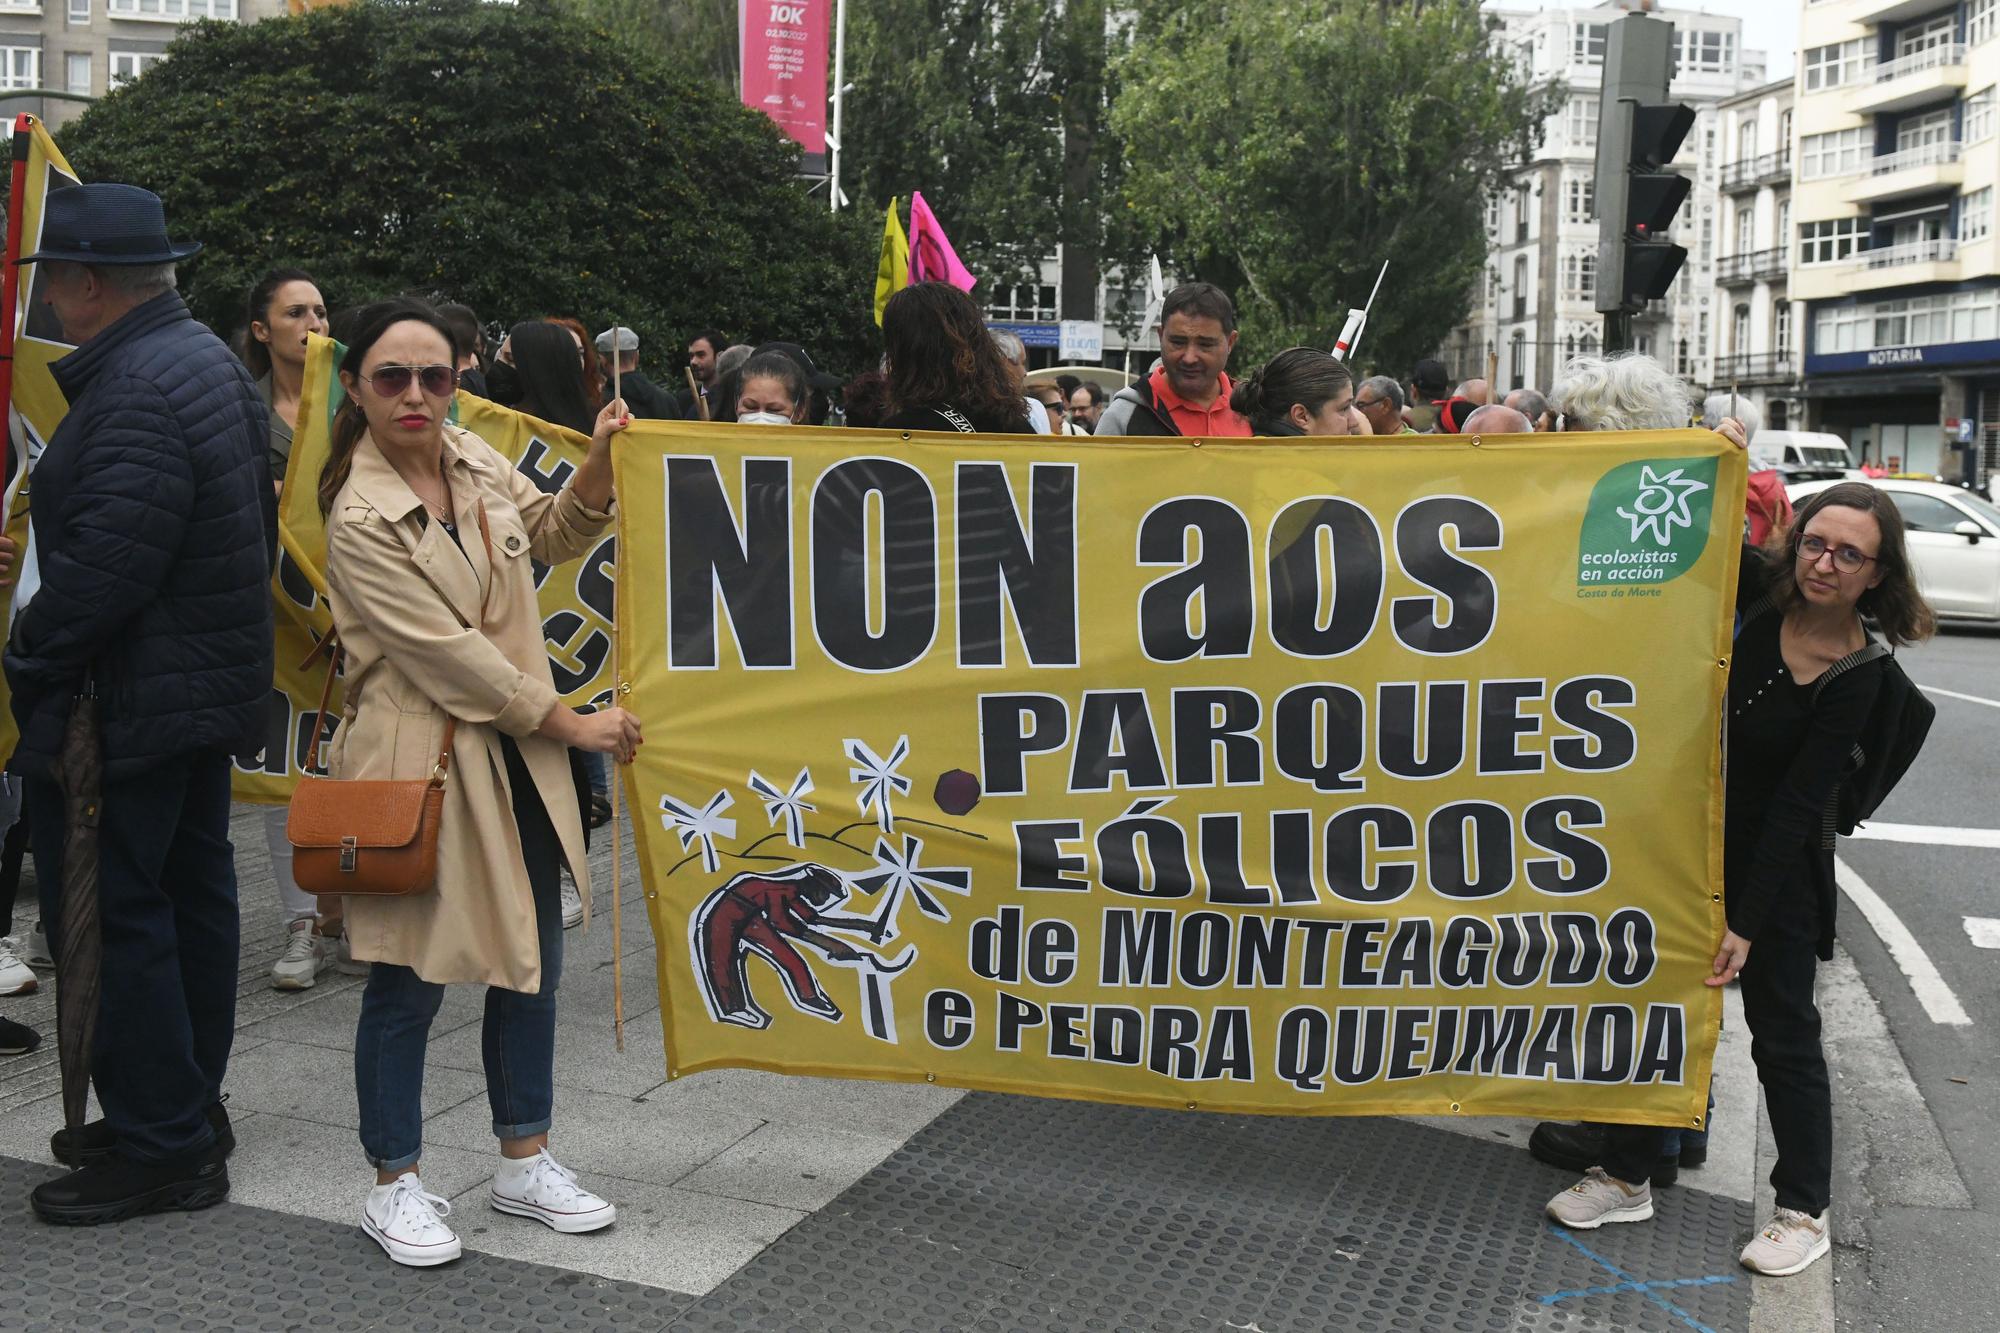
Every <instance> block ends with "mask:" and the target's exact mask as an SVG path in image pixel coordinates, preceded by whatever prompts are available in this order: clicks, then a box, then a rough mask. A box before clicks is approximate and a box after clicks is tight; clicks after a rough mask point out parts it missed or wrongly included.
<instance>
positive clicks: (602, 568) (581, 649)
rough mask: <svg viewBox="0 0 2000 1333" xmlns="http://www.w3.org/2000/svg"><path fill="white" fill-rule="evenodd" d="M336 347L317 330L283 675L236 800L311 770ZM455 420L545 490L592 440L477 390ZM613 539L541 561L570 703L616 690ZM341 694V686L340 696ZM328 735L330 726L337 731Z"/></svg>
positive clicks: (281, 592)
mask: <svg viewBox="0 0 2000 1333" xmlns="http://www.w3.org/2000/svg"><path fill="white" fill-rule="evenodd" d="M337 355H338V352H337V346H336V344H334V343H333V342H331V341H329V340H328V339H325V338H320V337H312V338H310V339H309V340H308V343H307V348H306V374H305V382H304V385H303V387H302V389H301V392H300V395H299V424H298V429H297V430H296V431H295V432H294V434H293V437H292V457H291V461H290V463H289V464H288V465H287V467H286V469H285V485H284V490H283V491H282V493H281V494H280V495H279V498H278V528H279V547H280V550H279V561H278V573H277V577H276V578H274V579H273V580H272V588H273V595H274V596H275V597H276V599H277V604H278V616H277V623H278V631H277V634H278V643H277V682H276V686H275V688H274V691H273V695H272V712H271V718H270V725H269V730H268V732H267V737H268V739H267V743H266V745H265V747H264V754H263V757H262V759H261V760H260V761H258V763H257V764H256V765H255V766H252V765H249V764H239V766H238V768H237V771H236V776H235V783H234V790H235V794H236V797H237V799H239V800H246V801H257V802H262V803H265V804H272V805H278V804H283V803H284V802H285V801H287V800H289V799H290V798H291V793H292V788H293V787H294V786H295V785H297V783H298V780H299V778H300V777H302V776H304V774H305V772H306V769H305V764H306V761H307V758H308V756H307V754H306V750H307V747H308V746H309V745H310V744H311V740H312V731H313V726H314V724H315V722H316V721H317V718H318V707H319V695H320V689H321V687H322V684H323V682H324V675H323V672H324V670H325V668H324V665H323V664H319V665H316V666H315V668H314V669H313V670H311V671H304V670H301V669H300V666H299V664H300V663H302V662H303V661H304V660H305V659H306V657H307V656H308V655H309V654H310V653H311V652H312V648H313V645H314V644H315V643H317V642H318V641H319V639H320V638H321V637H322V636H323V635H325V633H326V632H327V630H328V629H329V628H330V627H331V625H332V623H333V621H332V613H331V610H330V609H329V607H328V605H327V601H326V575H325V572H324V565H325V562H326V520H325V517H324V516H323V515H322V514H321V513H320V510H319V479H320V475H321V473H322V472H323V471H324V470H325V467H326V460H327V454H328V450H329V448H330V446H331V444H332V440H333V434H332V432H333V421H334V416H335V414H336V413H337V412H338V411H339V410H340V407H341V404H342V403H343V402H344V401H345V400H346V395H345V393H344V392H343V391H342V389H341V386H340V378H339V376H338V374H337V373H336V364H337ZM453 415H454V418H455V419H456V420H457V422H458V424H459V425H461V426H464V427H465V428H466V429H468V430H470V431H472V432H473V433H474V434H476V435H478V436H479V437H480V438H481V439H483V440H485V441H486V442H487V443H488V444H490V445H492V446H493V447H494V448H495V449H497V450H499V451H500V453H501V454H502V455H504V456H505V457H506V458H507V459H508V461H510V462H511V463H513V464H514V466H515V467H517V468H519V469H520V470H521V471H522V472H523V473H525V474H526V475H527V476H529V477H530V478H532V479H533V480H534V481H535V483H536V485H538V486H540V487H541V488H542V489H543V490H547V491H554V490H558V489H560V488H561V486H562V484H563V483H564V482H565V481H567V480H568V479H569V475H570V473H571V472H573V471H575V469H576V466H577V464H579V463H581V462H582V461H583V456H584V452H585V450H586V449H587V448H588V446H589V443H590V442H589V440H587V439H586V438H584V437H583V436H581V435H578V434H576V433H575V432H574V431H569V430H565V429H563V428H562V427H560V426H554V425H550V424H549V423H548V422H545V421H538V420H536V419H535V418H534V417H530V416H527V415H525V414H523V413H520V412H514V411H510V410H508V409H507V408H504V407H500V406H498V405H497V404H494V403H489V402H487V401H486V400H485V399H483V398H476V397H474V396H473V395H471V394H468V393H461V394H459V395H458V397H457V399H456V401H455V403H454V405H453ZM616 557H617V542H616V538H615V537H613V536H611V535H606V536H605V538H604V539H603V540H602V541H600V542H599V543H598V545H597V547H596V549H594V550H593V551H592V552H591V553H590V555H589V556H588V557H586V558H585V559H584V560H582V561H580V562H578V563H577V564H573V565H566V566H563V567H562V568H561V569H559V570H552V569H550V568H549V567H547V566H544V565H540V564H538V565H536V566H535V576H536V579H537V585H536V586H537V595H538V596H539V598H540V600H541V607H542V617H543V619H542V629H543V632H544V634H545V635H546V636H547V641H548V649H549V667H550V670H551V672H552V673H553V675H554V677H555V685H556V690H557V692H558V693H559V694H561V695H562V696H563V699H564V701H565V702H566V703H569V704H570V705H572V706H577V705H583V704H601V703H603V702H604V701H606V700H607V699H609V698H610V693H611V680H610V670H611V600H612V590H611V579H612V569H613V566H614V562H615V560H616ZM340 698H341V695H340V692H339V689H338V686H337V685H336V688H335V693H334V701H335V702H334V705H333V707H334V708H335V709H337V708H338V707H339V701H340ZM328 734H329V735H331V729H329V733H328Z"/></svg>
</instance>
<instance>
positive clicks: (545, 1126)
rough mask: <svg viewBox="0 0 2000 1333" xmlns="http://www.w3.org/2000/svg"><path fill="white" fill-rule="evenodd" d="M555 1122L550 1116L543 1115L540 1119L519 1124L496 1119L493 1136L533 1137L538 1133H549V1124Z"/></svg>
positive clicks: (507, 1137)
mask: <svg viewBox="0 0 2000 1333" xmlns="http://www.w3.org/2000/svg"><path fill="white" fill-rule="evenodd" d="M553 1123H554V1122H553V1121H552V1120H551V1119H550V1118H549V1117H548V1116H543V1117H542V1118H541V1119H540V1120H530V1121H527V1122H525V1123H523V1124H519V1125H503V1124H501V1123H500V1122H499V1121H498V1120H496V1121H494V1122H493V1137H494V1138H496V1139H531V1138H533V1137H534V1136H535V1135H537V1134H546V1133H548V1132H549V1126H550V1125H551V1124H553Z"/></svg>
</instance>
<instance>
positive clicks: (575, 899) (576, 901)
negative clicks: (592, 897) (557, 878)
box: [562, 866, 583, 930]
mask: <svg viewBox="0 0 2000 1333" xmlns="http://www.w3.org/2000/svg"><path fill="white" fill-rule="evenodd" d="M562 913H563V929H564V930H574V929H575V928H576V927H578V926H580V925H582V924H583V891H582V890H581V889H579V888H577V887H576V879H575V877H574V876H572V875H571V874H570V873H569V867H568V866H564V867H563V868H562Z"/></svg>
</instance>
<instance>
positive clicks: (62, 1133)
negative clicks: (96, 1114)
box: [49, 1097, 236, 1168]
mask: <svg viewBox="0 0 2000 1333" xmlns="http://www.w3.org/2000/svg"><path fill="white" fill-rule="evenodd" d="M224 1100H225V1101H226V1100H228V1099H227V1098H226V1097H225V1098H224ZM208 1123H209V1127H210V1128H211V1129H213V1130H214V1131H215V1148H216V1150H217V1151H219V1152H220V1153H221V1154H222V1156H223V1157H225V1158H227V1157H228V1156H229V1154H231V1153H233V1152H235V1151H236V1134H235V1132H234V1131H233V1130H231V1129H230V1128H229V1112H228V1111H226V1110H224V1109H223V1105H222V1102H217V1103H215V1104H214V1105H213V1106H211V1107H209V1108H208ZM117 1146H118V1140H117V1138H116V1136H114V1135H113V1134H112V1132H111V1122H110V1121H108V1120H93V1121H91V1122H90V1123H89V1124H87V1125H85V1126H84V1127H83V1128H82V1129H59V1130H57V1131H56V1132H55V1133H53V1134H51V1135H50V1136H49V1152H50V1154H51V1155H53V1156H54V1157H55V1159H56V1160H57V1161H58V1162H61V1163H62V1164H63V1165H64V1166H73V1167H79V1168H81V1167H86V1166H96V1165H98V1164H99V1163H101V1162H105V1161H108V1160H110V1158H111V1157H112V1156H113V1155H114V1150H115V1149H116V1148H117Z"/></svg>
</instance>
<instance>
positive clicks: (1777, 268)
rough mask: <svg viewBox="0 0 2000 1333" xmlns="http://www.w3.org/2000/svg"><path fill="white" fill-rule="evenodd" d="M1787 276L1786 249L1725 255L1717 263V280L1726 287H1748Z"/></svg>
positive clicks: (1779, 247)
mask: <svg viewBox="0 0 2000 1333" xmlns="http://www.w3.org/2000/svg"><path fill="white" fill-rule="evenodd" d="M1784 276H1785V247H1784V246H1782V245H1780V246H1776V247H1774V248H1772V249H1769V250H1752V251H1749V252H1747V253H1745V254H1740V255H1724V256H1722V258H1720V259H1718V260H1716V261H1715V280H1716V281H1717V282H1719V283H1721V284H1722V285H1723V286H1725V287H1741V286H1747V285H1748V284H1750V283H1753V282H1767V281H1769V280H1770V279H1772V278H1782V277H1784Z"/></svg>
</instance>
